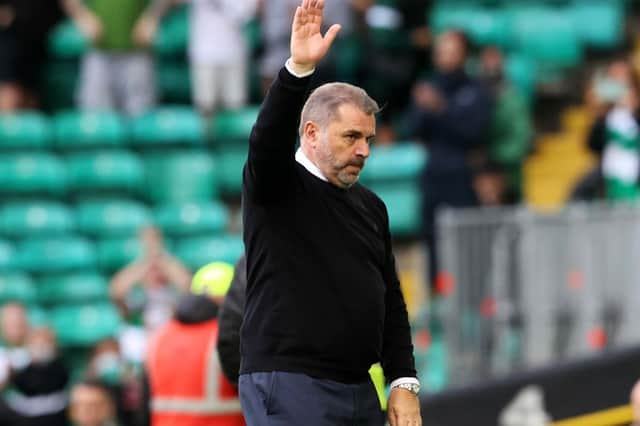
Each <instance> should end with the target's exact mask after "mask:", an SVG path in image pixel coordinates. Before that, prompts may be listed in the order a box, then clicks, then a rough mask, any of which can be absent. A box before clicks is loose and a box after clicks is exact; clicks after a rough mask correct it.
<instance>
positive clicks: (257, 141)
mask: <svg viewBox="0 0 640 426" xmlns="http://www.w3.org/2000/svg"><path fill="white" fill-rule="evenodd" d="M309 80H310V78H309V77H307V78H297V77H294V76H293V75H291V74H290V73H289V72H288V71H287V70H286V69H284V68H283V69H282V70H281V71H280V73H279V76H278V77H277V78H276V80H275V82H274V83H273V85H272V87H271V89H270V91H269V93H268V95H267V97H266V98H265V101H264V103H263V105H262V108H261V110H260V113H259V116H258V119H257V121H256V124H255V126H254V128H253V131H252V133H251V138H250V142H249V155H248V159H247V163H246V165H245V168H244V178H243V216H244V217H243V219H244V220H243V223H244V241H245V248H246V254H247V293H246V296H247V300H246V309H245V314H244V320H243V325H242V331H241V354H242V363H241V370H240V372H241V374H244V373H252V372H265V371H287V372H296V373H303V374H307V375H309V376H311V377H316V378H321V379H328V380H334V381H338V382H343V383H355V382H361V381H364V380H367V377H368V370H369V368H370V366H371V365H372V364H374V363H376V362H380V361H381V362H382V366H383V369H384V371H385V375H386V378H387V380H388V381H392V380H395V379H397V378H400V377H415V376H416V372H415V366H414V359H413V346H412V344H411V336H410V329H409V321H408V315H407V310H406V306H405V303H404V299H403V297H402V293H401V291H400V285H399V281H398V278H397V274H396V270H395V261H394V258H393V254H392V249H391V237H390V233H389V223H388V216H387V211H386V208H385V205H384V203H383V202H382V201H381V200H380V199H379V198H378V197H377V196H376V195H375V194H373V193H372V192H371V191H369V190H368V189H366V188H365V187H364V186H362V185H360V184H355V185H354V186H352V187H351V188H349V189H342V188H339V187H337V186H334V185H333V184H331V183H328V182H326V181H323V180H322V179H319V178H317V177H315V176H314V175H313V174H311V173H310V172H309V171H307V170H306V169H305V168H304V167H303V166H302V165H300V164H298V163H297V162H296V161H295V146H296V139H297V128H298V121H299V115H300V111H301V110H302V107H303V104H304V101H305V99H306V95H307V92H308V85H309Z"/></svg>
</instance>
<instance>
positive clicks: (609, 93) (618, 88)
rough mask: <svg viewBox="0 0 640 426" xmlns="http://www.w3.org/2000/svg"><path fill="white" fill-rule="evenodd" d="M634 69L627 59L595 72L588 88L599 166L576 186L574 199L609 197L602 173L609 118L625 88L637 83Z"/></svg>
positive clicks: (591, 134) (589, 141)
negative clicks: (606, 194)
mask: <svg viewBox="0 0 640 426" xmlns="http://www.w3.org/2000/svg"><path fill="white" fill-rule="evenodd" d="M633 73H634V71H633V68H632V66H631V65H630V63H629V62H628V61H627V60H625V59H618V60H615V61H613V62H611V63H610V64H609V65H608V66H607V67H606V69H605V70H599V71H597V72H596V73H595V75H594V77H593V79H592V81H591V83H590V84H589V86H588V87H587V91H586V96H585V98H586V104H587V106H588V108H589V110H590V113H591V115H592V116H593V118H594V120H593V124H592V126H591V129H590V131H589V135H588V137H587V145H588V147H589V149H590V150H591V152H592V153H593V154H594V155H595V156H596V157H597V160H598V161H597V165H596V166H595V167H594V168H593V169H592V170H591V171H589V172H588V173H587V174H586V175H585V176H584V177H583V178H582V179H580V181H579V182H578V184H577V185H576V186H575V188H574V189H573V192H572V195H571V198H572V199H574V200H593V199H596V198H604V197H605V184H604V176H603V174H602V154H603V152H604V148H605V145H606V143H607V117H608V115H609V113H610V112H611V111H612V110H613V109H614V107H615V105H616V103H617V102H618V100H619V99H620V98H621V97H622V96H623V94H624V91H625V87H627V86H629V85H631V84H633V83H632V82H633V80H634V74H633Z"/></svg>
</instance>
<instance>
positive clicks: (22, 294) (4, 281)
mask: <svg viewBox="0 0 640 426" xmlns="http://www.w3.org/2000/svg"><path fill="white" fill-rule="evenodd" d="M36 299H37V293H36V287H35V285H34V284H33V280H32V279H31V278H30V277H29V276H28V275H26V274H22V273H17V272H15V273H8V274H7V273H5V274H0V305H2V304H3V303H7V302H20V303H23V304H25V305H31V304H33V303H35V302H36Z"/></svg>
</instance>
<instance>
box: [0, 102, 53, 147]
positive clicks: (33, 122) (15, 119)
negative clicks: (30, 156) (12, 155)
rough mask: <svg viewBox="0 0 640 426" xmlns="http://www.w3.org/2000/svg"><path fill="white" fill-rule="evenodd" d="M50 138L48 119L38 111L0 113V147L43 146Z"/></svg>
mask: <svg viewBox="0 0 640 426" xmlns="http://www.w3.org/2000/svg"><path fill="white" fill-rule="evenodd" d="M50 140H51V125H50V123H49V120H48V119H47V118H46V117H45V116H44V115H43V114H41V113H39V112H33V111H28V112H27V111H25V112H16V113H11V114H2V115H0V149H5V148H17V149H26V148H43V147H45V146H47V144H48V143H49V141H50Z"/></svg>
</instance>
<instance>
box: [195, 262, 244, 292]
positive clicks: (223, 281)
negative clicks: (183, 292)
mask: <svg viewBox="0 0 640 426" xmlns="http://www.w3.org/2000/svg"><path fill="white" fill-rule="evenodd" d="M233 273H234V268H233V265H230V264H228V263H225V262H213V263H209V264H208V265H205V266H203V267H202V268H200V269H199V270H198V272H196V274H195V275H194V276H193V279H192V280H191V292H192V293H193V294H205V295H207V296H212V297H224V296H225V295H226V294H227V291H229V287H231V280H232V279H233Z"/></svg>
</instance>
